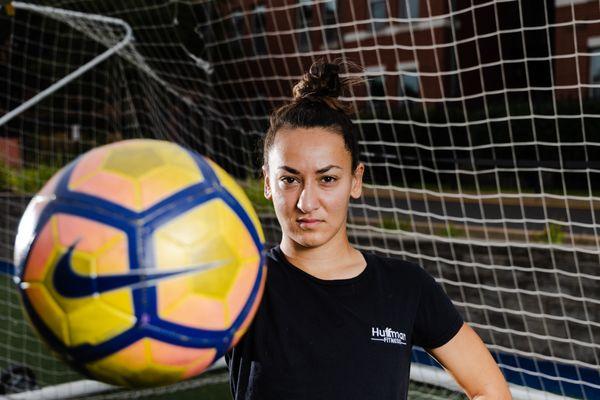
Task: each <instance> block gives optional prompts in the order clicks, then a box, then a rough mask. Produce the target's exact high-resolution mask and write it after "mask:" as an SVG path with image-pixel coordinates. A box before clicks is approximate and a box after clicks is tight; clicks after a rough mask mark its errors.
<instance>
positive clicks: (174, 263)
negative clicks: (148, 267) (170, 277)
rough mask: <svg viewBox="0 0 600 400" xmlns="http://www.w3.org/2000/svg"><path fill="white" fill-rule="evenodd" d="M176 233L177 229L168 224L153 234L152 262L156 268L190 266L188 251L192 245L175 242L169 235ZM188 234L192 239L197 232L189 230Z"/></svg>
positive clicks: (175, 239)
mask: <svg viewBox="0 0 600 400" xmlns="http://www.w3.org/2000/svg"><path fill="white" fill-rule="evenodd" d="M174 222H175V221H174ZM183 222H185V221H183ZM177 225H178V224H177ZM181 225H182V226H181V229H183V230H186V228H185V224H181ZM196 228H197V229H196V230H200V229H198V227H196ZM176 231H177V227H174V226H171V224H169V225H168V226H166V227H162V228H160V229H159V230H158V231H156V232H155V233H154V237H153V241H154V243H153V245H154V262H155V263H156V268H159V269H176V268H181V267H184V266H186V265H190V264H191V260H190V256H189V252H190V250H189V249H190V248H191V247H192V246H193V245H192V244H191V243H181V242H179V241H178V240H177V238H174V237H172V236H171V235H170V233H172V232H173V233H176ZM189 232H190V235H191V236H192V237H193V236H195V235H197V232H194V231H193V230H189Z"/></svg>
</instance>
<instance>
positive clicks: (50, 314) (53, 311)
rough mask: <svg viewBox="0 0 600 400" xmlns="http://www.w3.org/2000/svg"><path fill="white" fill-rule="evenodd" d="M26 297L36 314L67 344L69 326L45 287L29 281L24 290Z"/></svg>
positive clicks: (69, 341) (68, 342)
mask: <svg viewBox="0 0 600 400" xmlns="http://www.w3.org/2000/svg"><path fill="white" fill-rule="evenodd" d="M25 293H26V295H27V297H28V298H29V301H30V303H31V305H32V306H33V309H34V310H35V312H36V314H37V315H38V316H39V317H40V318H41V319H42V321H43V322H44V324H46V326H47V327H48V328H49V329H50V330H51V331H52V333H54V335H55V336H56V337H57V338H59V340H61V341H62V342H63V343H65V344H67V345H69V344H70V343H71V340H70V338H69V328H68V326H67V316H66V315H65V313H64V312H63V310H62V309H61V308H60V306H59V305H58V304H56V302H55V301H54V299H53V298H52V296H50V294H49V293H48V291H46V288H45V287H44V286H43V285H42V284H39V283H31V284H29V287H27V289H26V290H25Z"/></svg>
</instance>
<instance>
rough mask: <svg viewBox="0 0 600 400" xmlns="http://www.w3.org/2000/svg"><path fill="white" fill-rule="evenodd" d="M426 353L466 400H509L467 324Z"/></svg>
mask: <svg viewBox="0 0 600 400" xmlns="http://www.w3.org/2000/svg"><path fill="white" fill-rule="evenodd" d="M428 351H429V353H430V354H431V355H432V356H433V357H435V359H436V360H438V362H439V363H440V364H442V366H443V367H444V368H445V369H446V370H447V371H448V372H449V373H450V374H451V375H452V376H453V377H454V379H455V380H456V382H457V383H458V384H459V385H460V386H461V387H462V388H463V389H464V390H465V393H466V394H467V396H469V399H471V400H510V399H512V397H511V395H510V391H509V390H508V384H507V383H506V380H505V379H504V376H503V375H502V373H501V372H500V368H498V365H497V364H496V362H495V361H494V359H493V358H492V355H491V354H490V352H489V351H488V349H487V348H486V347H485V344H483V342H482V341H481V339H480V338H479V336H478V335H477V333H475V331H474V330H473V329H471V327H470V326H469V325H467V324H463V326H462V327H461V328H460V330H459V331H458V333H457V334H456V335H455V336H454V337H453V338H452V339H450V341H449V342H448V343H446V344H445V345H443V346H440V347H437V348H435V349H428Z"/></svg>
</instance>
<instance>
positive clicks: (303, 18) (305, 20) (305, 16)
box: [296, 0, 313, 51]
mask: <svg viewBox="0 0 600 400" xmlns="http://www.w3.org/2000/svg"><path fill="white" fill-rule="evenodd" d="M299 3H300V7H298V13H297V20H298V22H297V24H296V26H297V27H298V50H300V51H307V50H310V49H311V40H310V30H309V28H310V26H311V23H312V18H313V8H312V1H311V0H300V1H299Z"/></svg>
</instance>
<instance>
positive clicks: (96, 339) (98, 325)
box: [67, 289, 135, 346]
mask: <svg viewBox="0 0 600 400" xmlns="http://www.w3.org/2000/svg"><path fill="white" fill-rule="evenodd" d="M117 292H120V293H121V296H120V300H121V301H122V302H123V303H125V304H123V305H124V306H125V307H126V308H127V304H126V303H127V300H129V307H128V308H129V313H127V312H122V311H119V310H118V309H117V308H115V307H112V306H110V305H108V304H106V303H104V302H103V301H102V300H101V298H105V297H111V293H107V294H103V295H101V296H98V297H93V298H92V300H91V301H90V302H88V303H87V304H85V305H83V306H81V307H79V308H78V309H77V310H74V311H71V312H69V313H68V314H67V317H68V320H69V327H70V333H71V335H70V337H71V346H78V345H80V344H91V345H96V344H98V343H101V342H104V341H106V340H108V339H111V338H113V337H114V336H116V335H118V334H120V333H123V332H124V331H125V330H127V329H128V328H130V327H132V326H133V324H134V323H135V317H134V316H133V315H132V313H133V307H131V298H130V296H131V295H130V291H129V290H127V289H124V290H119V291H115V292H114V293H117ZM128 298H129V299H128ZM112 300H113V302H117V303H119V301H118V300H119V295H118V294H117V295H116V296H114V295H113V296H112Z"/></svg>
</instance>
